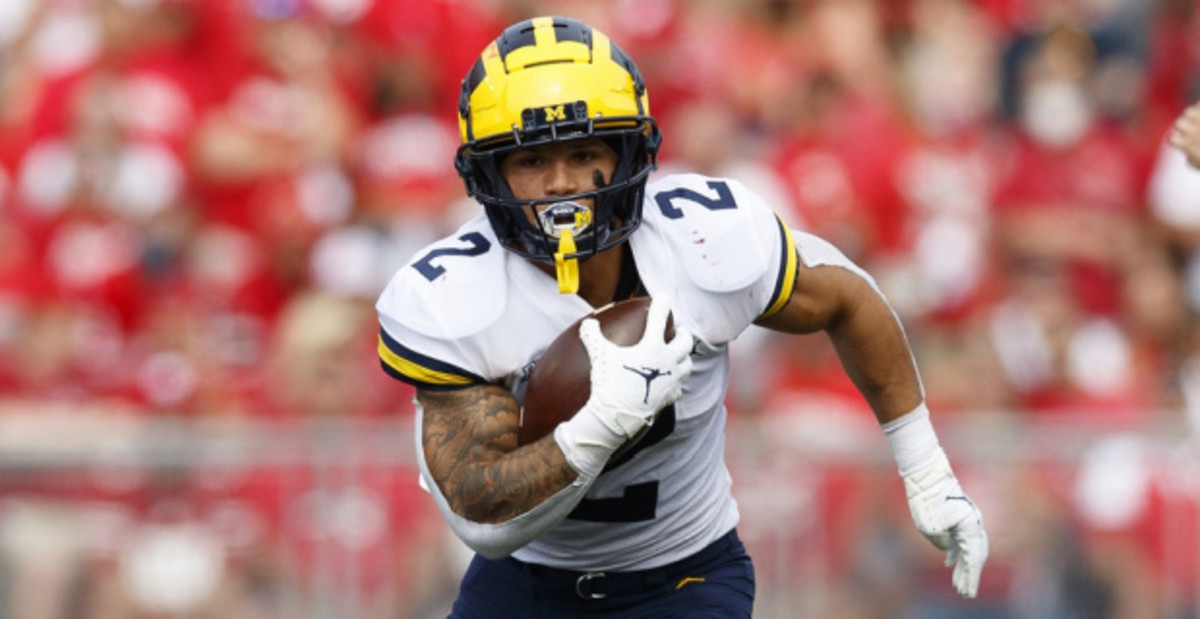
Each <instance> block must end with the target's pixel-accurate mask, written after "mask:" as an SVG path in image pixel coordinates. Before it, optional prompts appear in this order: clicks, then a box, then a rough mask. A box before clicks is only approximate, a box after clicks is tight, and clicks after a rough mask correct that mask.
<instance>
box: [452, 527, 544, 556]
mask: <svg viewBox="0 0 1200 619" xmlns="http://www.w3.org/2000/svg"><path fill="white" fill-rule="evenodd" d="M451 528H453V529H454V534H455V535H457V536H458V539H460V540H462V542H463V543H464V544H466V545H467V547H468V548H470V549H471V550H473V551H475V552H476V553H477V554H479V555H480V556H482V557H484V558H486V559H491V560H493V561H495V560H497V559H503V558H505V557H507V556H509V555H511V554H512V553H514V552H516V550H517V549H518V548H520V547H522V546H524V545H525V544H527V543H528V542H529V540H527V539H523V538H521V537H518V536H517V535H515V534H514V532H513V531H511V530H506V529H505V528H504V527H499V526H497V525H487V524H479V523H474V522H469V521H465V520H460V521H458V522H456V523H454V526H452V527H451Z"/></svg>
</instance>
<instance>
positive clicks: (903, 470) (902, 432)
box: [881, 402, 941, 477]
mask: <svg viewBox="0 0 1200 619" xmlns="http://www.w3.org/2000/svg"><path fill="white" fill-rule="evenodd" d="M881 427H882V429H883V433H884V434H885V435H886V436H887V440H888V444H889V445H890V446H891V448H892V456H893V457H894V458H895V459H896V465H897V467H898V468H899V469H900V476H901V477H906V476H908V475H910V474H912V473H913V472H914V471H917V470H919V469H920V468H921V467H923V466H925V465H926V464H929V463H930V462H931V461H933V459H934V458H936V457H937V455H938V453H939V452H940V451H941V447H940V445H939V444H938V438H937V433H936V432H934V431H933V423H932V422H931V421H930V420H929V409H928V408H927V407H926V406H925V403H924V402H922V403H921V404H920V405H918V406H917V407H916V408H914V409H913V410H911V411H909V412H908V413H905V414H904V415H902V416H900V417H897V418H896V419H893V420H891V421H889V422H887V423H885V424H883V425H882V426H881Z"/></svg>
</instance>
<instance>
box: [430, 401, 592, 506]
mask: <svg viewBox="0 0 1200 619" xmlns="http://www.w3.org/2000/svg"><path fill="white" fill-rule="evenodd" d="M418 398H419V399H420V402H421V407H422V408H423V410H424V425H423V428H422V438H421V440H422V445H423V447H424V451H425V460H426V462H427V463H428V465H429V471H430V473H431V474H432V475H433V477H434V479H435V480H436V481H437V484H438V487H439V488H440V489H441V491H442V494H443V495H445V496H446V499H447V500H448V501H449V502H450V507H451V508H452V509H454V512H455V513H457V514H458V515H460V516H462V517H464V518H466V519H468V520H471V521H474V522H483V523H494V522H504V521H505V520H509V519H511V518H513V517H515V516H519V515H520V514H523V513H525V512H527V511H529V510H530V509H533V508H534V507H536V506H537V505H538V504H539V503H541V502H542V501H544V500H546V499H547V498H549V497H551V496H553V495H554V494H555V493H557V492H558V491H559V490H562V489H563V488H565V487H566V486H567V485H568V484H570V483H571V482H572V481H574V480H575V478H576V476H577V474H576V472H575V469H573V468H571V465H570V464H568V463H567V461H566V458H564V457H563V454H562V451H561V450H560V449H559V448H558V445H557V444H556V443H555V442H554V438H553V437H551V436H547V437H545V438H543V439H541V440H540V441H537V442H536V443H532V444H530V445H527V446H525V447H523V448H521V449H518V448H517V430H518V424H519V414H520V413H519V408H518V404H517V401H516V399H515V398H513V396H512V394H510V393H509V392H508V391H507V390H505V389H504V388H502V387H497V386H493V385H485V386H480V387H471V388H468V389H461V390H457V391H445V392H441V391H422V392H420V393H419V394H418Z"/></svg>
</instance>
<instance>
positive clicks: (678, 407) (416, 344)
mask: <svg viewBox="0 0 1200 619" xmlns="http://www.w3.org/2000/svg"><path fill="white" fill-rule="evenodd" d="M643 213H644V214H643V221H642V224H641V226H640V227H639V228H638V229H637V230H636V231H635V232H634V233H633V235H632V236H631V237H630V240H629V243H630V248H631V250H632V253H633V257H634V261H635V263H636V265H637V271H638V275H639V277H640V278H641V282H642V285H643V287H644V288H645V290H646V291H647V293H648V294H649V295H650V296H652V297H655V296H660V295H661V296H670V297H671V298H672V299H673V304H672V311H673V312H674V320H675V321H676V322H677V323H679V324H683V325H685V326H686V327H687V328H688V330H690V331H691V332H692V334H693V335H694V336H695V337H696V339H697V342H696V345H695V348H694V349H693V352H692V356H693V359H694V361H695V364H694V370H693V372H692V375H691V376H690V377H689V378H688V379H687V381H686V382H685V383H684V389H683V397H682V398H681V399H680V400H679V401H678V402H676V403H675V405H674V406H673V407H672V408H670V409H666V410H664V411H663V412H662V413H660V414H659V416H658V419H657V421H656V422H655V424H654V427H653V428H652V430H651V432H650V433H649V434H648V435H647V437H646V439H644V440H643V441H642V442H641V443H639V444H638V446H637V447H636V448H635V449H633V450H631V451H630V452H629V453H628V454H626V455H624V456H623V457H622V458H620V459H619V460H617V461H613V462H610V463H609V465H608V467H607V468H606V469H605V472H604V473H602V474H601V475H600V476H599V477H598V478H597V480H596V481H595V483H594V484H593V486H592V487H591V488H590V489H589V490H588V493H587V495H586V497H585V498H584V499H583V500H582V501H581V502H580V504H579V506H578V507H576V508H575V510H574V511H573V512H572V513H571V515H570V516H569V517H568V518H567V519H565V520H563V521H562V522H560V523H559V524H557V525H556V526H555V527H554V528H552V529H551V530H550V531H548V532H547V533H546V534H544V535H543V536H541V537H540V538H538V539H536V540H535V541H533V542H531V543H530V544H528V545H526V546H525V547H523V548H521V549H519V550H517V551H516V552H515V553H514V555H513V556H515V557H516V558H518V559H521V560H524V561H529V562H534V563H540V564H544V565H550V566H554V567H559V568H564V569H573V570H633V569H646V568H651V567H657V566H660V565H665V564H667V563H670V562H673V561H676V560H678V559H681V558H683V557H685V556H688V555H690V554H692V553H694V552H696V551H698V550H700V549H701V548H703V547H705V546H706V545H708V544H709V543H710V542H712V541H714V540H716V539H717V538H718V537H720V536H721V535H722V534H724V533H726V532H727V531H729V530H730V529H731V528H733V526H734V525H736V524H737V521H738V510H737V504H736V503H735V501H734V499H733V496H732V493H731V488H730V486H731V480H730V476H729V472H728V470H727V469H726V466H725V460H724V454H723V452H724V430H725V421H726V411H725V405H724V399H725V392H726V388H727V386H728V379H729V353H728V350H727V344H728V343H729V342H730V341H731V340H733V339H734V338H735V337H737V336H738V334H740V333H741V332H742V331H743V330H744V329H745V328H746V327H747V326H749V325H750V323H751V322H752V321H754V320H755V319H757V318H759V317H761V316H765V315H769V314H771V313H773V312H775V311H778V310H779V309H780V308H782V307H783V305H784V304H785V303H786V302H787V299H788V298H789V297H790V295H791V292H792V286H793V284H794V281H795V274H796V268H797V255H796V251H795V249H794V246H793V243H792V238H791V231H790V230H789V229H788V227H787V226H786V225H784V224H783V223H782V222H781V221H780V220H779V219H778V218H777V217H776V216H775V214H774V213H773V212H772V210H771V208H770V207H769V206H768V205H766V204H764V203H763V202H762V200H761V199H760V198H759V197H758V196H757V195H755V194H754V193H752V192H750V191H749V190H748V189H746V188H745V187H744V186H743V185H741V184H740V183H738V182H737V181H735V180H730V179H718V178H709V177H704V176H699V175H694V174H680V175H671V176H666V177H662V178H660V179H658V180H656V181H654V182H653V183H650V184H649V185H648V186H647V188H646V197H645V203H644V208H643ZM593 309H595V308H593V307H591V306H590V305H589V304H588V303H587V302H586V301H584V300H583V298H581V297H579V296H577V295H573V294H570V295H565V294H560V293H559V292H558V284H557V282H556V281H555V279H554V278H553V277H552V276H550V275H547V274H546V273H544V272H543V271H540V270H538V269H537V268H536V267H534V266H533V264H531V263H530V262H529V261H527V260H526V259H524V258H521V257H519V256H517V255H515V254H512V253H510V252H508V251H506V250H505V249H503V248H502V247H501V246H500V244H499V242H498V241H497V239H496V236H495V234H493V232H492V229H491V227H490V225H489V224H488V220H487V218H486V217H485V216H483V215H480V216H479V217H477V218H475V219H473V220H471V221H470V222H468V223H466V224H465V225H463V226H462V227H461V228H460V229H459V230H458V231H457V232H455V233H454V234H453V235H451V236H449V237H447V238H445V239H443V240H441V241H439V242H437V243H434V244H433V245H431V246H429V247H427V248H425V249H424V250H422V251H421V252H419V253H418V254H417V255H416V256H414V258H413V259H412V260H411V261H410V262H409V263H408V264H406V265H405V266H404V267H403V268H401V269H400V270H399V271H398V272H397V273H396V275H395V276H394V277H393V278H392V280H391V282H390V283H389V284H388V286H387V288H386V289H385V290H384V291H383V293H382V295H381V296H380V298H379V302H378V304H377V310H378V313H379V320H380V324H381V327H382V329H381V331H380V339H379V355H380V359H381V361H382V363H383V367H384V369H385V370H386V371H387V372H388V373H389V374H391V375H392V376H394V377H396V378H398V379H400V380H403V381H405V382H408V383H411V384H413V385H415V386H417V387H418V388H421V389H448V388H456V387H461V386H468V385H472V384H480V383H492V384H500V385H503V386H505V387H506V388H508V389H509V390H510V391H512V392H513V394H514V395H515V396H516V397H517V399H518V400H521V399H522V398H523V396H524V392H525V384H526V382H527V381H528V378H529V375H530V372H531V371H532V369H533V367H534V365H535V364H536V363H537V360H538V358H539V357H540V356H541V354H542V353H543V352H544V351H545V349H546V347H547V346H549V344H550V342H551V341H553V340H554V338H555V337H556V336H557V335H558V334H559V333H560V332H561V331H562V330H563V329H566V328H567V327H568V326H570V325H571V324H572V323H574V322H575V321H576V320H578V319H579V318H581V317H582V316H584V315H585V314H587V313H589V312H591V311H592V310H593ZM419 419H420V416H419V415H418V424H419V423H420V422H419ZM417 434H418V437H419V436H420V428H419V427H418V428H417ZM418 441H419V438H418ZM417 453H418V454H421V453H422V451H421V450H420V449H418V450H417ZM418 457H420V456H419V455H418ZM425 483H426V484H427V485H429V486H432V485H433V481H432V480H428V479H427V480H425Z"/></svg>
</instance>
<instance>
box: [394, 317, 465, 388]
mask: <svg viewBox="0 0 1200 619" xmlns="http://www.w3.org/2000/svg"><path fill="white" fill-rule="evenodd" d="M378 350H379V362H380V364H381V365H382V366H383V370H384V371H385V372H387V373H388V374H389V375H390V376H392V377H393V378H395V379H397V380H400V381H403V382H406V383H408V384H410V385H413V386H414V387H417V388H419V389H435V390H436V389H442V390H444V389H458V388H461V387H470V386H471V385H481V384H485V383H487V382H488V381H487V380H485V379H484V378H483V377H482V376H479V375H478V374H474V373H472V372H468V371H467V370H464V369H462V368H459V367H456V366H454V365H451V364H449V363H445V362H442V361H438V360H437V359H434V358H432V357H428V356H425V355H422V354H420V353H418V352H416V351H415V350H412V349H410V348H408V347H406V346H404V345H403V344H401V343H400V342H397V341H396V340H395V339H393V338H392V337H391V336H390V335H388V334H387V332H386V331H384V330H382V329H380V330H379V346H378Z"/></svg>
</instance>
